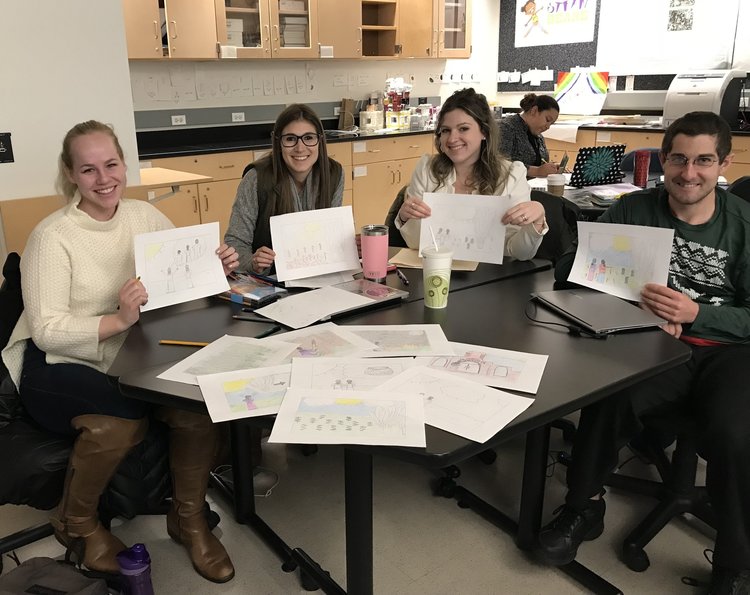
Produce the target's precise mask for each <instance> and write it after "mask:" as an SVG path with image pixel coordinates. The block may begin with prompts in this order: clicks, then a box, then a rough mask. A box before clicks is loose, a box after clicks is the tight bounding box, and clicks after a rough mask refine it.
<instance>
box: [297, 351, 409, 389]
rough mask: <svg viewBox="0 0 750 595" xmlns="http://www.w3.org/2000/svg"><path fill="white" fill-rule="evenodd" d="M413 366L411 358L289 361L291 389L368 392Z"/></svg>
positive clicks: (329, 358) (342, 358)
mask: <svg viewBox="0 0 750 595" xmlns="http://www.w3.org/2000/svg"><path fill="white" fill-rule="evenodd" d="M412 365H414V358H411V357H392V358H388V357H379V358H359V359H358V358H345V357H321V358H316V359H307V360H305V359H301V358H296V359H294V360H292V381H291V382H292V386H293V387H294V388H320V389H331V390H334V391H355V390H372V389H374V388H376V387H378V386H380V385H381V384H383V383H385V382H387V381H389V380H390V379H391V378H395V377H396V376H398V375H399V374H401V372H403V371H404V370H406V369H408V368H410V367H411V366H412Z"/></svg>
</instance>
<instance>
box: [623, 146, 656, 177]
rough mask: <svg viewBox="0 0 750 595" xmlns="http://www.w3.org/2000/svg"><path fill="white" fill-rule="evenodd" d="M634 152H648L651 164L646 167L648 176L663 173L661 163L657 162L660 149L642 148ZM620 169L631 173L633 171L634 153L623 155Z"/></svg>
mask: <svg viewBox="0 0 750 595" xmlns="http://www.w3.org/2000/svg"><path fill="white" fill-rule="evenodd" d="M636 150H638V151H648V152H649V153H651V162H650V163H649V165H648V172H649V174H663V173H664V168H663V167H662V165H661V161H659V153H660V152H661V149H655V148H644V149H636ZM620 169H621V170H622V171H633V170H634V169H635V151H629V152H628V153H625V155H623V157H622V161H620Z"/></svg>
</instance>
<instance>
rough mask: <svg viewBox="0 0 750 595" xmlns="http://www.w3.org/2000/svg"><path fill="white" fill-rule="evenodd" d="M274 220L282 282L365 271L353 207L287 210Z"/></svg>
mask: <svg viewBox="0 0 750 595" xmlns="http://www.w3.org/2000/svg"><path fill="white" fill-rule="evenodd" d="M270 222H271V239H272V240H273V247H274V251H275V252H276V259H275V261H274V262H275V265H276V276H277V278H278V279H279V281H287V280H289V279H303V278H305V277H314V276H316V275H324V274H327V273H336V272H339V271H350V270H353V269H356V270H362V269H361V267H360V265H359V256H358V254H357V243H356V241H355V240H354V217H353V215H352V207H351V206H345V207H335V208H331V209H315V210H312V211H300V212H299V213H287V214H286V215H277V216H275V217H271V220H270Z"/></svg>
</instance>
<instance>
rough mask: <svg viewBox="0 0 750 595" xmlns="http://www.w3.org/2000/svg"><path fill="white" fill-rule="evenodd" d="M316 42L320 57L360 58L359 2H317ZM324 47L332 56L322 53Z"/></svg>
mask: <svg viewBox="0 0 750 595" xmlns="http://www.w3.org/2000/svg"><path fill="white" fill-rule="evenodd" d="M430 1H431V0H430ZM318 42H319V43H320V46H321V57H332V58H361V57H362V2H361V0H318ZM326 47H330V48H331V51H332V53H333V56H328V55H325V54H324V53H323V52H324V48H326Z"/></svg>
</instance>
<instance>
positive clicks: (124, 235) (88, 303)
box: [2, 194, 173, 387]
mask: <svg viewBox="0 0 750 595" xmlns="http://www.w3.org/2000/svg"><path fill="white" fill-rule="evenodd" d="M79 202H80V196H79V195H78V194H76V196H75V197H74V198H73V199H72V200H71V201H70V203H69V204H68V205H67V206H65V207H63V208H62V209H60V210H58V211H55V212H54V213H52V214H51V215H49V216H48V217H47V218H45V219H44V220H43V221H41V222H40V223H39V224H38V225H37V226H36V227H35V228H34V231H32V232H31V235H30V236H29V240H28V243H27V244H26V249H25V250H24V253H23V257H22V258H21V285H22V287H23V303H24V311H23V314H22V315H21V318H20V319H19V321H18V324H17V325H16V327H15V329H14V330H13V334H12V335H11V337H10V340H9V341H8V346H7V347H6V348H5V349H4V350H3V352H2V358H3V362H4V363H5V365H6V367H7V368H8V371H9V372H10V375H11V377H12V378H13V382H14V383H15V384H16V387H18V386H19V383H20V378H21V369H22V367H23V354H24V349H25V347H26V339H28V338H30V337H31V338H33V340H34V343H36V344H37V346H38V347H39V349H41V350H42V351H45V352H46V353H47V362H48V363H50V364H56V363H62V362H68V363H78V364H84V365H86V366H90V367H92V368H95V369H96V370H99V371H100V372H106V371H107V370H108V369H109V367H110V366H111V365H112V362H113V361H114V359H115V356H116V355H117V352H118V350H119V349H120V347H121V345H122V343H123V342H124V341H125V337H126V336H127V332H124V333H120V334H119V335H115V336H113V337H110V338H109V339H106V340H104V341H99V321H100V319H101V317H102V316H103V315H104V314H112V313H114V312H116V310H117V306H118V296H119V291H120V288H121V287H122V286H123V285H124V284H125V282H126V281H127V280H128V279H130V278H132V277H133V276H134V275H135V260H134V253H133V237H134V236H135V235H137V234H139V233H146V232H150V231H159V230H162V229H169V228H171V227H173V225H172V223H171V222H170V221H169V219H168V218H167V217H166V216H165V215H164V214H162V213H161V211H159V210H157V209H156V208H155V207H153V206H152V205H150V204H149V203H147V202H144V201H140V200H128V199H123V200H121V201H120V204H119V206H118V208H117V211H116V212H115V215H114V217H112V219H110V220H109V221H96V220H94V219H92V218H91V217H89V216H88V215H87V214H86V213H84V212H83V211H81V210H80V209H78V203H79Z"/></svg>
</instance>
